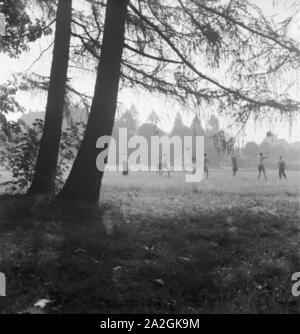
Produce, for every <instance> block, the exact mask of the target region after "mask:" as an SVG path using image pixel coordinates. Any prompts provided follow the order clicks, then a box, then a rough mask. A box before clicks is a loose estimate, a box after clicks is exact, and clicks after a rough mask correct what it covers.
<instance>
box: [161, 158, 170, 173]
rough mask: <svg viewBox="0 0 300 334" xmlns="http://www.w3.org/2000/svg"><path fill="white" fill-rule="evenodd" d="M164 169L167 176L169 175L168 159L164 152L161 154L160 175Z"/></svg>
mask: <svg viewBox="0 0 300 334" xmlns="http://www.w3.org/2000/svg"><path fill="white" fill-rule="evenodd" d="M165 170H167V172H168V177H170V163H169V161H168V159H167V155H166V154H164V155H163V159H162V166H161V170H160V175H162V174H163V172H164V171H165Z"/></svg>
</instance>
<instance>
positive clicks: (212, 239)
mask: <svg viewBox="0 0 300 334" xmlns="http://www.w3.org/2000/svg"><path fill="white" fill-rule="evenodd" d="M268 172H269V175H268V176H269V179H268V181H264V180H260V181H258V180H257V175H256V171H254V170H253V171H240V172H239V174H238V176H237V177H236V178H235V179H233V178H232V176H231V172H230V170H228V171H227V170H212V171H211V174H210V178H209V179H208V180H203V181H202V182H201V183H200V184H187V183H185V182H184V174H183V173H177V174H172V176H171V178H168V177H167V176H166V175H163V176H161V177H159V176H158V175H157V174H154V173H134V174H130V175H129V176H127V177H123V176H121V175H120V174H118V173H107V175H106V177H105V179H104V183H103V187H102V195H101V198H102V199H101V205H100V207H99V209H98V210H97V211H93V212H91V211H89V210H87V209H86V208H79V207H74V208H73V209H72V212H71V213H69V214H68V215H66V214H65V213H62V212H61V211H60V209H58V208H54V209H53V208H51V207H49V206H48V205H47V204H45V203H44V202H43V200H39V199H34V200H33V199H32V198H29V197H24V196H18V197H16V196H15V197H12V196H3V197H2V198H1V199H0V217H1V222H0V272H4V273H5V274H6V276H7V297H5V298H0V312H2V313H9V312H24V313H41V312H44V313H150V312H151V313H195V314H197V313H300V298H298V299H296V298H295V297H293V296H292V294H291V286H292V282H291V275H292V273H294V272H297V271H298V272H299V271H300V222H299V221H300V220H299V218H300V217H299V182H300V179H299V177H300V173H298V172H292V171H290V172H288V180H287V181H285V180H282V181H279V180H278V177H277V172H275V171H268ZM42 298H48V299H49V300H51V303H49V304H48V305H47V307H46V308H45V309H43V310H41V309H38V308H35V307H33V305H34V303H35V302H37V301H38V300H39V299H42Z"/></svg>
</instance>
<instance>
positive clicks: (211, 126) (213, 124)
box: [206, 115, 220, 137]
mask: <svg viewBox="0 0 300 334" xmlns="http://www.w3.org/2000/svg"><path fill="white" fill-rule="evenodd" d="M219 131H220V124H219V120H218V118H217V117H216V116H215V115H211V116H210V118H209V119H208V121H207V126H206V133H207V135H208V136H210V137H212V136H214V135H216V134H217V133H218V132H219Z"/></svg>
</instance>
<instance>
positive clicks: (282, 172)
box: [158, 152, 287, 180]
mask: <svg viewBox="0 0 300 334" xmlns="http://www.w3.org/2000/svg"><path fill="white" fill-rule="evenodd" d="M268 158H269V156H268V155H266V156H265V155H264V154H263V153H262V152H260V153H259V154H258V156H257V168H258V179H260V177H261V174H263V175H264V178H265V180H267V173H266V168H265V164H264V161H265V160H266V159H268ZM203 164H204V175H205V176H206V178H207V179H208V175H209V171H208V166H209V159H208V156H207V153H204V161H203ZM231 164H232V176H233V177H235V176H236V173H237V172H238V160H237V156H236V155H235V154H232V155H231ZM275 164H276V165H277V166H278V171H279V175H278V176H279V179H282V178H285V179H287V176H286V168H287V164H286V162H285V160H284V159H283V157H282V156H280V157H279V160H278V161H276V163H275ZM165 170H167V172H168V177H170V166H169V165H168V163H167V162H165V161H164V162H161V160H160V163H159V167H158V171H159V174H160V175H162V174H163V172H164V171H165ZM195 173H196V159H195V158H193V174H195Z"/></svg>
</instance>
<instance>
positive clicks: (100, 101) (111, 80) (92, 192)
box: [58, 0, 128, 203]
mask: <svg viewBox="0 0 300 334" xmlns="http://www.w3.org/2000/svg"><path fill="white" fill-rule="evenodd" d="M127 5H128V0H108V1H107V8H106V15H105V24H104V32H103V42H102V48H101V56H100V61H99V66H98V72H97V79H96V85H95V92H94V97H93V102H92V107H91V112H90V115H89V119H88V123H87V128H86V132H85V136H84V138H83V141H82V143H81V146H80V148H79V151H78V154H77V157H76V159H75V162H74V164H73V167H72V170H71V172H70V175H69V177H68V179H67V181H66V184H65V186H64V188H63V189H62V191H61V193H60V194H59V195H58V199H60V200H79V201H83V202H89V203H95V202H97V201H98V200H99V192H100V186H101V180H102V177H103V172H99V171H98V170H97V168H96V158H97V155H98V154H99V152H100V151H101V150H99V149H96V141H97V139H98V138H99V137H100V136H105V135H108V136H110V135H111V133H112V129H113V124H114V119H115V112H116V107H117V98H118V90H119V79H120V68H121V60H122V52H123V45H124V34H125V24H126V16H127Z"/></svg>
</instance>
